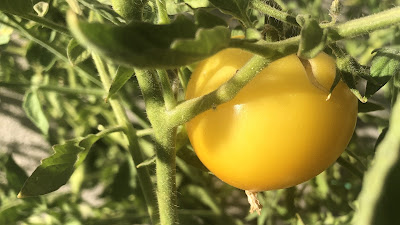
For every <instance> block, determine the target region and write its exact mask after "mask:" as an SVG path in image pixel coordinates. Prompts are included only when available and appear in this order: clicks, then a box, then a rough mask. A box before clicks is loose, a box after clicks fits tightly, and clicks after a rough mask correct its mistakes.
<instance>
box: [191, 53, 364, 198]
mask: <svg viewBox="0 0 400 225" xmlns="http://www.w3.org/2000/svg"><path fill="white" fill-rule="evenodd" d="M251 57H252V54H251V53H249V52H246V51H243V50H240V49H225V50H223V51H221V52H219V53H217V54H215V55H214V56H212V57H210V58H208V59H206V60H204V61H202V62H201V63H199V65H198V66H197V67H196V69H195V71H194V72H193V74H192V77H191V79H190V81H189V84H188V88H187V93H186V99H191V98H194V97H198V96H201V95H204V94H207V93H209V92H211V91H213V90H215V89H217V88H218V87H219V86H220V85H221V84H223V83H224V82H226V81H227V80H228V79H229V78H231V77H232V76H233V75H234V74H235V73H236V71H237V70H238V69H240V68H241V67H242V66H243V65H244V64H245V63H246V62H247V61H248V60H249V59H250V58H251ZM309 62H310V64H311V66H312V71H313V73H314V77H310V76H308V75H307V73H306V70H305V68H304V66H303V64H302V63H301V61H300V60H299V58H298V57H297V56H296V55H289V56H287V57H284V58H282V59H279V60H277V61H274V62H272V63H271V64H270V65H269V66H268V67H266V68H265V69H264V70H262V71H261V72H260V73H259V74H258V75H257V76H256V77H255V78H254V79H253V80H252V81H250V82H249V83H248V84H247V85H246V86H245V87H244V88H243V89H242V90H241V91H240V92H239V93H238V94H237V96H236V97H235V98H234V99H232V100H231V101H229V102H227V103H224V104H221V105H218V106H217V107H216V108H215V109H210V110H208V111H206V112H203V113H201V114H199V115H198V116H196V117H195V118H193V119H192V120H191V121H189V122H188V123H187V124H186V128H187V131H188V135H189V139H190V141H191V144H192V146H193V148H194V149H195V152H196V154H197V155H198V157H199V159H200V160H201V161H202V162H203V164H204V165H205V166H206V167H207V168H208V169H209V170H210V171H211V172H213V173H214V174H215V175H216V176H217V177H218V178H220V179H221V180H223V181H224V182H226V183H228V184H230V185H232V186H234V187H237V188H240V189H244V190H250V191H264V190H273V189H280V188H286V187H290V186H294V185H297V184H299V183H302V182H304V181H307V180H309V179H311V178H312V177H314V176H316V175H318V174H319V173H321V172H322V171H324V170H325V169H326V168H327V167H329V166H330V165H331V164H332V163H334V162H335V160H336V159H337V158H338V157H339V156H340V154H341V153H342V152H343V151H344V149H345V148H346V146H347V144H348V142H349V141H350V138H351V136H352V134H353V131H354V128H355V124H356V119H357V99H356V98H355V97H354V95H353V94H352V93H351V92H350V90H349V88H348V87H347V86H346V85H345V84H344V83H342V82H339V84H338V85H337V87H336V88H335V89H334V91H333V93H332V96H331V98H330V99H329V100H328V101H327V100H326V98H327V96H328V91H327V90H329V88H330V86H331V84H332V83H333V80H334V77H335V62H334V60H333V59H332V58H331V57H330V56H328V55H326V54H325V53H321V54H320V55H318V56H317V57H316V58H314V59H311V60H309ZM310 79H314V81H313V82H314V83H313V82H311V81H310ZM315 82H317V83H318V84H319V86H316V85H315Z"/></svg>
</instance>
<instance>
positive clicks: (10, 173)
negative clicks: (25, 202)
mask: <svg viewBox="0 0 400 225" xmlns="http://www.w3.org/2000/svg"><path fill="white" fill-rule="evenodd" d="M5 169H6V177H7V182H8V186H9V187H10V188H11V189H13V190H19V189H20V188H21V187H22V185H24V181H25V180H26V178H28V176H27V175H26V173H25V171H24V170H23V169H21V167H19V166H18V165H17V164H16V163H15V161H14V159H13V157H12V156H11V155H9V156H8V160H7V163H6V164H5Z"/></svg>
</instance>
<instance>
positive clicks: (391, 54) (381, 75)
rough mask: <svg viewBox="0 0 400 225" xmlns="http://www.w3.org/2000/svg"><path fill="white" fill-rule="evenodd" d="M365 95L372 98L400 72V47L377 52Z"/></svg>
mask: <svg viewBox="0 0 400 225" xmlns="http://www.w3.org/2000/svg"><path fill="white" fill-rule="evenodd" d="M374 52H376V54H375V56H374V57H373V58H372V62H371V73H370V78H371V79H368V83H367V89H366V91H365V95H366V96H367V97H370V96H371V95H373V94H374V93H375V92H377V91H378V90H379V89H380V88H381V87H383V86H384V85H385V84H386V83H387V82H388V81H389V80H390V79H391V78H392V77H393V76H394V75H395V74H398V73H399V72H400V46H392V47H387V48H380V49H377V50H375V51H374Z"/></svg>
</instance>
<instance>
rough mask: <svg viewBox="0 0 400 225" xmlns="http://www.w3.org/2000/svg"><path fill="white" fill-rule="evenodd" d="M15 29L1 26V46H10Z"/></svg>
mask: <svg viewBox="0 0 400 225" xmlns="http://www.w3.org/2000/svg"><path fill="white" fill-rule="evenodd" d="M12 32H13V29H12V28H10V27H7V26H4V25H2V24H0V45H5V44H8V42H9V41H10V37H11V34H12Z"/></svg>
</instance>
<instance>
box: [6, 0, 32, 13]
mask: <svg viewBox="0 0 400 225" xmlns="http://www.w3.org/2000/svg"><path fill="white" fill-rule="evenodd" d="M0 11H4V12H7V13H12V14H17V15H23V14H28V13H30V12H32V11H33V4H32V1H31V0H1V4H0Z"/></svg>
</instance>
